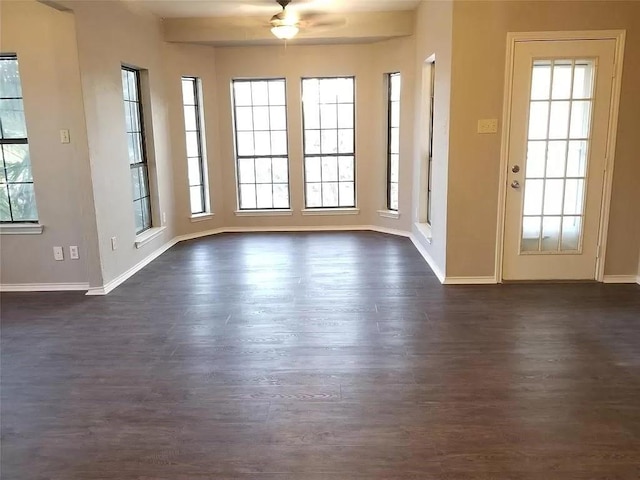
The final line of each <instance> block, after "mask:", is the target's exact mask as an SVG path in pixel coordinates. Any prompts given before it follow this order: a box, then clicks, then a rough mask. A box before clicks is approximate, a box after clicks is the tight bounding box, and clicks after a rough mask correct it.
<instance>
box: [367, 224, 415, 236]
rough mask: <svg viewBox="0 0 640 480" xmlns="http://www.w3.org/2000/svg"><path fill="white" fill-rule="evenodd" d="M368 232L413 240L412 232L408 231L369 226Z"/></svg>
mask: <svg viewBox="0 0 640 480" xmlns="http://www.w3.org/2000/svg"><path fill="white" fill-rule="evenodd" d="M368 230H372V231H374V232H379V233H388V234H389V235H396V236H397V237H405V238H409V239H411V232H407V231H406V230H398V229H395V228H387V227H379V226H377V225H369V227H368Z"/></svg>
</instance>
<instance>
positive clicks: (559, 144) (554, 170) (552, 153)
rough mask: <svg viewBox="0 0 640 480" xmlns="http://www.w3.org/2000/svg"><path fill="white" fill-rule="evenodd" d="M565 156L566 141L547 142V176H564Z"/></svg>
mask: <svg viewBox="0 0 640 480" xmlns="http://www.w3.org/2000/svg"><path fill="white" fill-rule="evenodd" d="M566 158H567V142H565V141H564V140H557V141H554V142H549V152H548V155H547V178H549V177H551V178H561V177H564V166H565V163H566Z"/></svg>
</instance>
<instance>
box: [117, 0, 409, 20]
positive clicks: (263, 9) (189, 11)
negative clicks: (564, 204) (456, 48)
mask: <svg viewBox="0 0 640 480" xmlns="http://www.w3.org/2000/svg"><path fill="white" fill-rule="evenodd" d="M124 1H126V2H127V3H129V4H133V6H138V7H143V8H144V9H145V10H148V11H150V12H152V13H153V14H155V15H157V16H159V17H162V18H181V17H182V18H189V17H229V16H260V15H273V14H276V13H278V11H280V6H279V5H278V4H277V3H276V0H124ZM420 1H421V0H292V2H291V4H290V5H289V7H287V9H288V10H291V11H298V12H322V13H348V12H384V11H394V10H413V9H414V8H416V7H417V6H418V4H419V3H420Z"/></svg>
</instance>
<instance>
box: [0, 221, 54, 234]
mask: <svg viewBox="0 0 640 480" xmlns="http://www.w3.org/2000/svg"><path fill="white" fill-rule="evenodd" d="M43 230H44V226H43V225H41V224H39V223H3V224H0V235H41V234H42V231H43Z"/></svg>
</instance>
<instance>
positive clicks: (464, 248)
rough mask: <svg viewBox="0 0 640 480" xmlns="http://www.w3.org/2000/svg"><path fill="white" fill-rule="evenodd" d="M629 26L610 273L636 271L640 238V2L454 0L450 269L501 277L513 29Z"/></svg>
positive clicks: (450, 273) (608, 259) (452, 272)
mask: <svg viewBox="0 0 640 480" xmlns="http://www.w3.org/2000/svg"><path fill="white" fill-rule="evenodd" d="M596 29H600V30H603V29H626V30H627V44H626V52H625V59H624V75H623V79H622V96H621V99H620V105H621V108H620V118H619V130H618V143H617V149H616V159H615V172H614V184H613V197H612V204H611V218H610V224H609V244H608V251H607V256H606V265H605V269H606V272H605V273H606V274H607V275H629V274H633V273H634V272H635V271H636V263H637V250H638V245H640V222H639V221H638V217H639V214H638V206H639V205H640V181H639V179H640V162H638V151H640V136H638V125H640V108H639V105H640V88H638V85H640V2H633V1H628V2H608V1H603V2H572V1H568V2H564V1H553V2H543V1H520V2H510V1H504V2H502V1H460V2H455V4H454V21H453V62H454V65H453V78H452V86H451V89H452V96H451V137H450V159H449V205H448V229H447V241H448V243H447V275H448V276H454V277H456V276H493V275H494V270H495V268H494V265H495V244H496V224H497V217H496V212H497V208H498V178H499V173H500V172H499V167H500V135H477V134H476V133H475V130H476V122H477V120H478V119H481V118H502V103H503V89H504V70H505V50H506V34H507V32H519V31H543V30H596Z"/></svg>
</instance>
